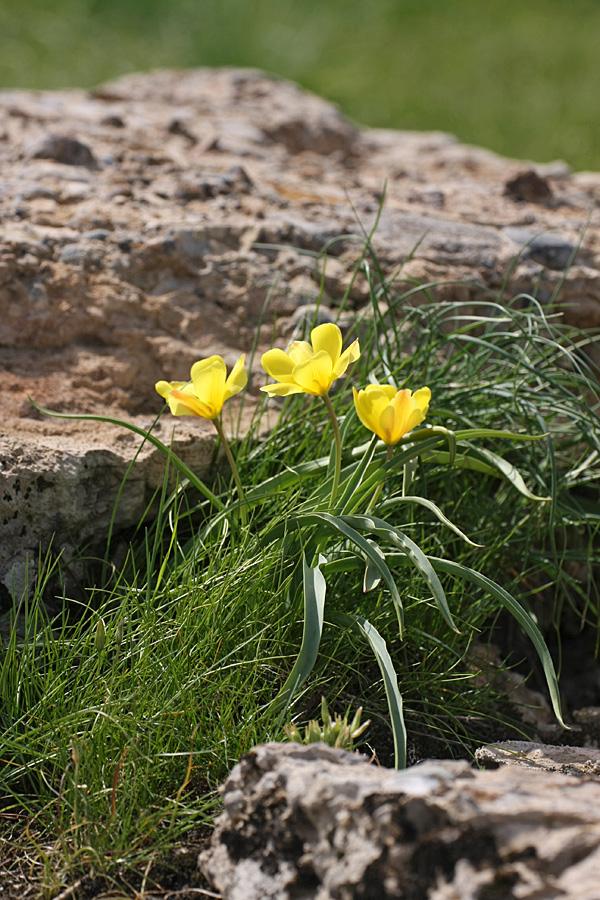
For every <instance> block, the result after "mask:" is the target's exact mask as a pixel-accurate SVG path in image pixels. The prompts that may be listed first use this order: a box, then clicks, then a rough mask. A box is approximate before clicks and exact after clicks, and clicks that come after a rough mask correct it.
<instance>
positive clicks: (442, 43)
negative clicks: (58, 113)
mask: <svg viewBox="0 0 600 900" xmlns="http://www.w3.org/2000/svg"><path fill="white" fill-rule="evenodd" d="M0 5H1V8H0V87H5V88H6V87H23V88H58V87H71V86H80V87H89V86H92V85H95V84H98V83H99V82H102V81H105V80H107V79H110V78H114V77H116V76H118V75H121V74H124V73H127V72H132V71H142V70H147V69H151V68H159V67H189V66H204V65H208V66H218V65H239V66H255V67H258V68H262V69H265V70H267V71H269V72H273V73H276V74H278V75H282V76H285V77H288V78H291V79H293V80H295V81H298V82H299V83H300V84H302V85H304V86H305V87H307V88H310V89H311V90H313V91H315V92H317V93H318V94H320V95H322V96H324V97H327V98H329V99H331V100H334V101H336V102H337V103H338V104H339V105H340V106H341V108H342V110H343V111H344V112H345V113H346V114H347V115H349V116H350V117H352V118H353V119H355V120H356V121H358V122H360V123H363V124H366V125H375V126H383V127H393V128H410V129H440V130H443V131H450V132H452V133H454V134H456V135H457V136H458V137H460V138H461V139H462V140H464V141H467V142H470V143H476V144H480V145H482V146H486V147H489V148H490V149H493V150H496V151H498V152H500V153H504V154H506V155H508V156H514V157H518V158H523V159H532V160H536V161H540V162H544V161H549V160H552V159H557V158H561V159H565V160H566V161H567V162H568V163H570V164H571V165H572V166H573V167H574V168H575V169H582V168H589V169H600V159H599V154H598V150H597V148H598V147H599V146H600V117H599V116H598V114H597V110H598V105H599V88H600V79H599V75H600V2H598V0H496V2H492V0H246V2H244V0H0Z"/></svg>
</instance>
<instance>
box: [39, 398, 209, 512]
mask: <svg viewBox="0 0 600 900" xmlns="http://www.w3.org/2000/svg"><path fill="white" fill-rule="evenodd" d="M29 400H30V401H31V403H32V404H33V405H34V406H35V408H36V409H38V410H39V411H40V412H42V413H44V415H46V416H52V418H54V419H76V420H78V421H86V422H107V423H108V424H110V425H119V426H120V427H121V428H127V429H128V430H129V431H133V432H134V434H139V435H140V437H143V438H144V440H146V441H149V443H151V444H152V445H153V446H154V447H156V448H157V449H158V450H160V452H161V453H162V454H163V455H164V456H166V457H167V459H168V460H169V462H171V463H172V464H173V465H174V466H175V468H177V469H179V471H180V472H181V473H182V475H185V477H186V478H187V479H188V481H189V482H190V484H191V485H193V486H194V487H195V488H196V490H197V491H199V492H200V493H201V494H203V495H204V496H205V497H206V499H207V500H210V502H211V503H212V504H213V505H214V506H216V508H217V509H221V510H222V509H225V505H224V504H223V503H221V501H220V500H219V499H218V497H216V496H215V495H214V494H213V492H212V491H211V490H210V489H209V488H208V487H207V486H206V485H205V484H204V482H203V481H202V480H201V479H200V478H198V476H197V475H195V474H194V472H193V471H192V470H191V469H190V468H189V466H186V464H185V463H184V462H183V460H182V459H180V458H179V457H178V456H177V454H176V453H174V452H173V451H172V450H171V449H170V447H167V446H166V444H163V442H162V441H159V439H158V438H157V437H155V436H154V435H153V434H152V433H151V432H150V431H144V429H143V428H139V427H138V426H137V425H134V424H133V422H126V421H125V420H124V419H115V418H113V417H112V416H94V415H91V414H87V413H85V414H83V413H82V414H80V413H62V412H55V411H54V410H52V409H46V408H45V407H43V406H38V404H37V403H36V402H35V401H34V400H32V399H31V397H29Z"/></svg>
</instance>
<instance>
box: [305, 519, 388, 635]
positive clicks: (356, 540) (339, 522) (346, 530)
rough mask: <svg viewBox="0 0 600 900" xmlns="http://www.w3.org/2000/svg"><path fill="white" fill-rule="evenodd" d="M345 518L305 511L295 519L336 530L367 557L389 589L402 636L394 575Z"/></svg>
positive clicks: (378, 554)
mask: <svg viewBox="0 0 600 900" xmlns="http://www.w3.org/2000/svg"><path fill="white" fill-rule="evenodd" d="M346 518H348V517H346V516H333V515H331V514H330V513H306V514H304V515H302V516H298V517H296V518H295V521H296V522H297V523H298V525H299V526H300V527H302V526H303V525H304V526H306V525H309V526H313V527H314V526H317V527H319V526H323V525H326V526H327V528H328V529H329V530H330V531H331V530H333V531H337V532H338V534H341V535H343V536H344V537H345V538H348V540H349V541H351V543H352V544H354V546H355V547H357V548H358V549H359V550H361V551H362V552H363V553H364V554H365V556H366V557H367V559H368V560H370V562H371V563H372V565H373V568H374V569H375V570H377V571H379V572H380V574H381V577H382V578H383V580H384V581H385V583H386V584H387V586H388V588H389V590H390V594H391V596H392V601H393V603H394V608H395V610H396V616H397V619H398V629H399V631H400V637H402V636H403V634H404V609H403V607H402V599H401V597H400V593H399V592H398V588H397V586H396V582H395V581H394V576H393V575H392V573H391V572H390V569H389V567H388V564H387V563H386V561H385V557H383V558H382V556H381V554H380V553H379V552H376V551H375V549H374V548H373V547H372V546H371V544H370V543H369V541H368V540H367V539H366V538H364V537H363V536H362V534H360V532H358V531H357V530H356V529H355V528H353V527H352V526H351V525H349V524H348V522H347V521H345V519H346Z"/></svg>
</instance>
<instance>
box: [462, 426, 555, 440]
mask: <svg viewBox="0 0 600 900" xmlns="http://www.w3.org/2000/svg"><path fill="white" fill-rule="evenodd" d="M454 434H455V436H456V439H457V440H458V441H469V440H470V441H474V440H477V439H479V438H503V439H504V440H507V441H541V440H543V439H544V438H545V437H548V435H547V434H517V433H516V432H514V431H502V430H501V429H499V428H465V429H463V430H462V431H455V432H454Z"/></svg>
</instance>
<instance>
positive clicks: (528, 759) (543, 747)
mask: <svg viewBox="0 0 600 900" xmlns="http://www.w3.org/2000/svg"><path fill="white" fill-rule="evenodd" d="M475 759H476V760H477V762H478V763H479V764H480V765H482V766H483V767H484V768H486V769H495V768H498V766H521V767H526V768H529V769H543V770H544V771H546V772H562V774H563V775H578V776H580V777H583V776H589V775H595V776H598V775H600V751H599V750H595V749H593V748H592V747H556V746H554V745H553V744H532V743H530V742H529V741H502V742H500V743H498V744H489V745H488V746H486V747H480V748H479V749H478V750H476V751H475Z"/></svg>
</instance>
